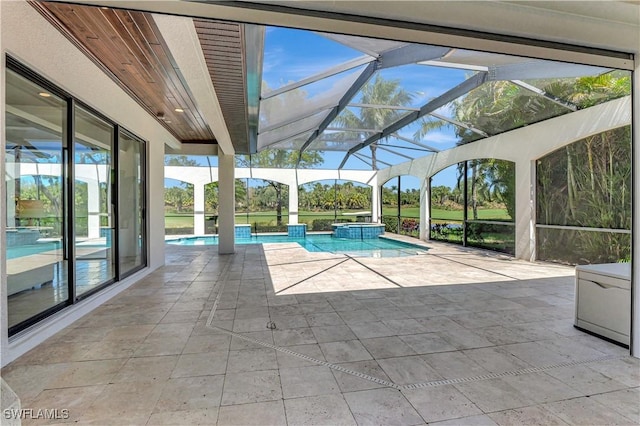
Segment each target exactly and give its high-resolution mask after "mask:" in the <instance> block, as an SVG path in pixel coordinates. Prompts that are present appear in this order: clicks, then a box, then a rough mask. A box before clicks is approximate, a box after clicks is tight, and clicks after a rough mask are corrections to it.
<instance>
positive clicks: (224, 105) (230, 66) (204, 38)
mask: <svg viewBox="0 0 640 426" xmlns="http://www.w3.org/2000/svg"><path fill="white" fill-rule="evenodd" d="M193 22H194V24H195V28H196V32H197V34H198V38H199V40H200V47H201V48H202V53H203V54H204V59H205V62H206V64H207V69H208V71H209V75H210V77H211V81H212V83H213V86H214V87H215V90H216V94H217V96H218V101H219V102H220V107H221V109H222V115H223V117H224V120H225V123H226V124H227V128H228V129H229V134H230V136H231V140H232V141H234V147H235V148H236V152H237V153H242V154H244V153H249V149H250V148H249V145H248V140H249V127H248V119H247V95H246V94H247V87H246V65H245V59H244V40H243V26H242V24H236V23H231V22H220V21H214V20H205V19H194V20H193Z"/></svg>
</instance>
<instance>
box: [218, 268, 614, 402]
mask: <svg viewBox="0 0 640 426" xmlns="http://www.w3.org/2000/svg"><path fill="white" fill-rule="evenodd" d="M349 259H350V257H348V258H347V259H345V261H346V260H349ZM352 260H353V259H352ZM342 263H344V261H343V262H340V263H338V264H342ZM357 263H359V262H357ZM334 266H337V265H334ZM229 268H230V263H227V264H226V265H225V266H224V268H223V270H222V271H221V274H220V278H219V279H218V281H217V282H216V286H214V289H213V290H212V292H213V291H215V290H216V287H218V288H217V291H218V294H217V295H216V299H215V301H214V304H213V307H212V308H211V313H210V314H209V317H208V319H207V324H206V326H207V327H208V328H211V329H215V330H219V331H222V332H223V333H225V334H229V335H231V336H235V337H237V338H239V339H242V340H245V341H249V342H252V343H255V344H258V345H260V346H264V347H267V348H271V349H274V350H276V351H279V352H282V353H286V354H288V355H292V356H295V357H298V358H302V359H304V360H306V361H310V362H313V363H316V364H319V365H323V366H325V367H328V368H331V369H333V370H336V371H340V372H343V373H346V374H350V375H352V376H355V377H359V378H361V379H365V380H369V381H371V382H374V383H377V384H380V385H383V386H386V387H390V388H393V389H398V390H401V391H402V390H411V389H421V388H427V387H436V386H444V385H452V384H458V383H470V382H477V381H482V380H491V379H496V378H500V377H506V376H521V375H524V374H532V373H538V372H543V371H547V370H551V369H554V368H562V367H570V366H575V365H582V364H589V363H592V362H598V361H607V360H613V359H621V358H623V356H619V355H618V356H616V355H608V356H603V357H598V358H593V359H588V360H583V361H571V362H565V363H559V364H553V365H548V366H542V367H530V368H524V369H521V370H513V371H506V372H502V373H490V374H484V375H481V376H474V377H463V378H456V379H444V380H433V381H429V382H420V383H412V384H407V385H398V384H396V383H393V382H390V381H387V380H383V379H379V378H377V377H374V376H370V375H368V374H364V373H360V372H357V371H353V370H350V369H348V368H344V367H341V366H339V365H336V364H332V363H330V362H328V361H321V360H319V359H316V358H313V357H310V356H308V355H305V354H301V353H298V352H295V351H292V350H290V349H286V348H284V347H281V346H276V345H274V344H271V343H268V342H264V341H261V340H258V339H254V338H253V337H249V336H246V335H243V334H241V333H236V332H234V331H231V330H227V329H225V328H222V327H218V326H214V325H212V324H213V318H214V316H215V313H216V310H217V307H218V303H219V301H220V297H221V295H222V292H223V291H224V287H225V284H226V282H227V280H226V275H227V274H228V270H229ZM220 281H222V285H220V286H218V284H219V283H220Z"/></svg>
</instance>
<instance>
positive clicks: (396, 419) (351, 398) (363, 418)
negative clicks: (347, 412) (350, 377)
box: [344, 388, 424, 425]
mask: <svg viewBox="0 0 640 426" xmlns="http://www.w3.org/2000/svg"><path fill="white" fill-rule="evenodd" d="M344 398H345V399H346V401H347V404H349V408H350V409H351V412H352V413H353V416H354V417H355V419H356V422H357V423H358V425H419V424H424V420H423V419H422V418H421V417H420V415H419V414H418V413H417V412H416V410H415V409H414V408H413V407H412V406H411V404H410V403H409V402H408V401H407V399H406V398H405V397H404V396H403V395H402V393H400V392H399V391H397V390H395V389H389V388H384V389H372V390H365V391H358V392H347V393H345V394H344Z"/></svg>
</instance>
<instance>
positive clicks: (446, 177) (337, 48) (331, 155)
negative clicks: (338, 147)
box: [262, 27, 469, 187]
mask: <svg viewBox="0 0 640 426" xmlns="http://www.w3.org/2000/svg"><path fill="white" fill-rule="evenodd" d="M364 55H365V54H364V53H363V52H360V51H358V50H355V49H352V48H350V47H347V46H345V45H342V44H340V43H338V42H335V41H333V40H330V39H327V38H325V37H323V36H321V35H320V34H317V33H314V32H310V31H304V30H295V29H288V28H276V27H268V28H267V29H266V36H265V51H264V62H263V74H262V78H263V81H264V82H265V83H266V84H267V86H268V88H269V89H276V88H279V87H282V86H283V85H286V84H288V83H291V82H295V81H299V80H301V79H304V78H307V77H310V76H313V75H315V74H317V73H319V72H322V71H324V70H326V69H328V68H331V67H333V66H336V65H339V64H342V63H344V62H347V61H349V60H352V59H356V58H360V57H363V56H364ZM362 68H363V67H362ZM362 68H359V69H354V70H350V71H346V72H343V73H341V74H338V75H336V76H334V77H331V78H327V79H326V80H324V81H320V82H317V83H314V84H309V85H306V86H303V87H302V89H301V90H303V91H304V93H306V96H307V99H312V98H314V97H320V96H322V95H325V96H326V94H327V92H328V91H329V90H330V89H331V88H332V87H333V86H335V85H336V84H337V83H338V82H339V81H340V80H344V79H346V78H349V76H355V75H356V74H357V73H358V72H359V71H360V70H361V69H362ZM379 74H380V75H381V76H382V77H383V78H384V79H387V80H398V81H400V84H401V86H402V87H403V88H404V89H405V90H406V91H408V92H409V93H411V95H412V101H411V103H410V105H407V106H409V107H420V106H422V105H424V104H425V103H427V102H428V101H429V100H430V99H432V98H434V97H437V96H439V95H441V94H442V93H444V92H445V91H447V90H449V89H450V88H452V87H454V86H456V85H457V84H459V83H461V82H462V81H464V80H465V79H466V78H468V77H469V75H468V71H463V70H456V69H447V68H440V67H429V66H424V65H404V66H399V67H394V68H387V69H384V70H381V71H379ZM357 97H358V96H357V95H356V98H355V99H354V102H358V99H357ZM352 111H353V112H354V113H356V114H357V113H358V112H359V111H358V109H356V108H352ZM438 112H439V113H442V114H443V115H447V114H448V111H447V109H446V108H443V109H441V110H439V111H438ZM285 113H287V111H285ZM417 128H418V123H415V124H412V125H409V126H407V127H406V128H404V129H401V130H400V131H399V132H398V133H399V134H400V135H401V136H403V137H406V138H409V139H413V137H414V133H415V131H416V130H417ZM456 141H457V138H456V136H455V134H454V132H453V129H451V127H445V128H443V129H440V130H437V131H432V132H430V133H429V135H428V137H427V138H425V139H423V140H422V142H423V143H425V144H427V145H430V146H433V147H435V148H438V149H446V148H449V147H451V146H453V145H455V142H456ZM390 143H391V144H393V145H400V146H411V147H414V148H415V146H414V145H411V144H408V143H407V142H402V141H399V140H395V139H394V140H392V141H390ZM394 149H395V148H394ZM396 150H397V151H402V152H403V153H405V154H409V155H412V156H416V157H419V156H422V155H427V154H428V153H427V152H420V151H415V150H400V149H396ZM363 153H364V154H366V155H368V154H369V151H368V150H367V149H365V150H363ZM377 155H378V158H379V159H380V160H381V161H385V162H388V163H391V164H398V163H401V162H404V161H407V159H406V158H403V157H399V156H397V155H394V154H391V153H388V152H385V151H382V150H380V149H379V150H378V151H377ZM344 156H345V153H344V152H331V151H325V155H324V158H325V161H324V164H323V165H322V166H321V167H322V168H328V169H331V168H337V167H338V166H339V164H340V162H341V161H342V159H343V158H344ZM380 166H381V167H386V166H385V165H383V164H381V165H380ZM345 168H354V169H369V168H370V166H369V165H367V164H365V163H364V162H363V161H361V160H359V159H358V158H356V157H354V156H352V157H351V158H350V159H349V161H348V162H347V164H346V165H345ZM438 181H444V182H450V184H451V185H455V182H456V176H455V168H453V169H451V170H449V169H447V170H445V171H443V172H442V173H440V174H439V175H438ZM441 184H445V183H441ZM403 185H407V187H416V186H419V182H417V179H415V182H414V180H412V179H408V180H407V182H406V183H403Z"/></svg>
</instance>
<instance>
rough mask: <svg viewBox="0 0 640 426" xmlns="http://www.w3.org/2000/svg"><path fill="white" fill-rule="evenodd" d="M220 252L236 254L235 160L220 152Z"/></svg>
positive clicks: (231, 156)
mask: <svg viewBox="0 0 640 426" xmlns="http://www.w3.org/2000/svg"><path fill="white" fill-rule="evenodd" d="M218 173H219V174H220V175H219V180H218V224H219V226H218V238H219V239H218V252H219V253H220V254H231V253H235V251H236V248H235V242H236V240H235V226H236V224H235V207H236V191H235V159H234V156H233V155H227V154H224V153H223V152H222V150H220V151H219V152H218Z"/></svg>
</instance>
